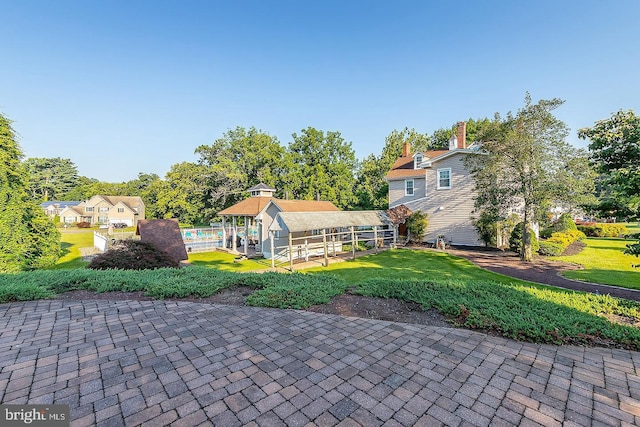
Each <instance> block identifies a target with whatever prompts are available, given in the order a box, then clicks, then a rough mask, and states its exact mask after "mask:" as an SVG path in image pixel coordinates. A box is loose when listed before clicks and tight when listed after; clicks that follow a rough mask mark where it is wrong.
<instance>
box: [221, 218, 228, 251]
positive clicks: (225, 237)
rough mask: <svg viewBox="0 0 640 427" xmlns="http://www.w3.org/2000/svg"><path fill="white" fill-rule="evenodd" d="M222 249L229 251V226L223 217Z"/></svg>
mask: <svg viewBox="0 0 640 427" xmlns="http://www.w3.org/2000/svg"><path fill="white" fill-rule="evenodd" d="M222 248H223V249H227V225H226V221H225V217H222Z"/></svg>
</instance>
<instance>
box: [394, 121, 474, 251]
mask: <svg viewBox="0 0 640 427" xmlns="http://www.w3.org/2000/svg"><path fill="white" fill-rule="evenodd" d="M464 132H465V126H464V125H463V124H459V125H458V133H457V135H456V136H455V137H454V138H452V140H451V141H450V147H451V149H450V150H434V151H426V152H424V153H422V154H423V159H422V162H420V163H419V165H418V167H419V169H417V170H415V169H413V167H414V165H415V162H414V159H415V155H411V154H410V150H409V149H405V150H403V156H402V157H400V158H399V159H398V160H397V161H396V162H395V163H394V165H393V166H392V168H391V170H390V171H389V173H387V175H386V177H385V178H386V180H387V181H388V182H389V207H390V208H394V207H396V206H400V205H405V206H406V207H407V208H409V209H410V210H411V211H414V212H415V211H421V212H424V213H426V214H427V218H428V219H427V220H428V223H429V225H428V227H427V232H426V236H425V240H426V241H429V242H432V241H435V240H436V239H437V238H438V236H440V235H444V236H445V239H446V240H447V241H448V242H451V243H453V244H459V245H479V244H480V243H481V241H480V239H479V236H478V233H477V230H476V229H475V227H474V225H473V214H474V208H475V194H476V191H475V182H474V181H473V178H472V176H471V173H470V171H469V170H468V169H467V167H466V165H465V161H464V160H465V159H466V158H467V156H469V155H470V154H478V151H477V150H476V149H475V147H474V146H473V145H472V146H467V145H466V141H465V135H464ZM408 180H413V183H412V184H413V186H412V187H413V194H409V192H408V191H407V185H408V183H407V181H408Z"/></svg>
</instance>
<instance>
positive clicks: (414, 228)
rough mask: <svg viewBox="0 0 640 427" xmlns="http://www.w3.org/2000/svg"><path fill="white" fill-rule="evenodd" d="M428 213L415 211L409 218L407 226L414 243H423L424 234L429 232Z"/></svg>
mask: <svg viewBox="0 0 640 427" xmlns="http://www.w3.org/2000/svg"><path fill="white" fill-rule="evenodd" d="M427 225H428V222H427V214H426V213H424V212H421V211H415V212H414V213H412V214H411V216H410V217H409V218H407V221H406V226H407V231H408V232H409V240H410V241H412V242H414V243H422V241H423V240H424V234H425V233H426V232H427Z"/></svg>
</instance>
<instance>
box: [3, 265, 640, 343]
mask: <svg viewBox="0 0 640 427" xmlns="http://www.w3.org/2000/svg"><path fill="white" fill-rule="evenodd" d="M371 256H378V255H371ZM238 285H243V286H249V287H251V288H254V289H256V291H254V292H253V293H252V294H251V295H250V296H249V297H248V298H247V300H246V304H247V305H255V306H263V307H277V308H298V309H302V308H307V307H309V306H311V305H315V304H324V303H328V302H329V300H330V299H331V298H332V297H333V296H336V295H340V294H342V293H345V292H347V291H348V288H349V285H348V284H347V283H346V282H345V281H344V280H343V279H341V278H340V277H338V276H337V275H330V274H303V273H262V274H258V273H233V272H225V271H218V270H213V269H208V268H202V267H191V268H186V269H158V270H144V271H124V270H104V271H91V270H87V269H76V270H57V271H33V272H24V273H18V274H13V275H7V274H5V275H0V302H10V301H23V300H32V299H43V298H53V297H55V295H56V294H59V293H63V292H67V291H71V290H78V289H84V290H90V291H95V292H109V291H123V292H131V291H142V292H145V294H146V295H148V296H151V297H153V298H157V299H162V298H184V297H188V296H193V297H207V296H210V295H213V294H215V293H217V292H219V291H221V290H222V289H225V288H229V287H232V286H238ZM350 291H351V292H353V293H355V294H360V295H368V296H375V297H383V298H397V299H400V300H403V301H413V302H417V303H419V304H421V305H422V307H423V308H424V309H429V308H432V307H433V308H436V309H438V310H439V311H440V312H442V313H443V314H444V315H445V316H447V317H448V318H449V319H451V321H452V323H454V324H455V325H458V326H464V327H467V328H471V329H480V330H486V331H491V332H495V333H498V334H501V335H503V336H505V337H509V338H514V339H518V340H523V341H532V342H538V343H553V344H563V343H572V344H590V345H605V346H616V347H621V348H627V349H632V350H640V329H638V328H637V327H633V326H627V325H621V324H617V323H612V322H610V321H608V320H607V319H606V318H605V317H604V316H625V317H628V318H631V319H636V320H638V319H640V304H639V303H637V302H634V301H627V300H621V299H617V298H612V297H610V296H606V295H592V294H585V293H580V292H573V291H565V290H560V289H556V288H550V287H545V286H538V285H533V284H532V285H523V284H522V283H513V284H508V283H498V282H492V281H483V280H479V281H469V282H465V283H463V282H457V281H454V280H442V281H438V280H429V281H419V280H410V281H406V280H397V279H389V278H378V279H369V280H365V281H363V282H360V283H358V284H356V285H355V287H352V288H351V290H350Z"/></svg>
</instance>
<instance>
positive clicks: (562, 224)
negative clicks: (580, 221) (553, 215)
mask: <svg viewBox="0 0 640 427" xmlns="http://www.w3.org/2000/svg"><path fill="white" fill-rule="evenodd" d="M577 229H578V228H577V227H576V223H575V222H573V219H571V215H569V214H567V213H563V214H562V215H560V218H558V220H557V221H556V223H555V224H554V225H553V231H560V232H562V231H568V230H577Z"/></svg>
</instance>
